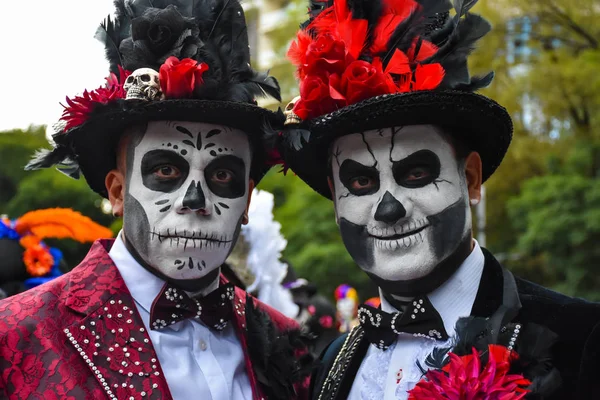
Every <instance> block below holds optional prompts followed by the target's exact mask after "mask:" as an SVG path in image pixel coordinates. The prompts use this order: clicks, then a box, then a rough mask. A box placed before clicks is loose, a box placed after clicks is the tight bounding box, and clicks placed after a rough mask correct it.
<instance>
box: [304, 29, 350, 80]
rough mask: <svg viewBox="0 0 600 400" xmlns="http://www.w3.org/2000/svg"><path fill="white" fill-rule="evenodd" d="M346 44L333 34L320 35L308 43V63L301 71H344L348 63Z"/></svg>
mask: <svg viewBox="0 0 600 400" xmlns="http://www.w3.org/2000/svg"><path fill="white" fill-rule="evenodd" d="M345 60H346V45H345V44H344V42H342V41H341V40H336V39H335V38H334V37H333V36H332V35H320V36H319V37H317V39H316V40H315V41H313V42H311V43H310V44H309V45H308V49H307V50H306V65H303V66H301V71H302V72H305V73H308V74H315V75H317V74H321V73H323V72H326V73H330V74H333V73H339V74H341V73H342V72H344V67H345V65H346V62H345Z"/></svg>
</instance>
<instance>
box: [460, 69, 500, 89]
mask: <svg viewBox="0 0 600 400" xmlns="http://www.w3.org/2000/svg"><path fill="white" fill-rule="evenodd" d="M492 80H494V72H493V71H492V72H489V73H487V74H485V75H482V76H474V77H472V78H471V79H470V81H469V83H467V84H459V85H455V86H453V87H452V89H454V90H461V91H465V92H475V91H477V90H479V89H483V88H486V87H488V86H489V85H490V83H492Z"/></svg>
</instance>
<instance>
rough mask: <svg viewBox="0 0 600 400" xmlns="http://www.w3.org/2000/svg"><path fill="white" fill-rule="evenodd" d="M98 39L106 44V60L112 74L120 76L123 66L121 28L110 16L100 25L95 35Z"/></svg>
mask: <svg viewBox="0 0 600 400" xmlns="http://www.w3.org/2000/svg"><path fill="white" fill-rule="evenodd" d="M94 37H95V38H96V39H98V40H99V41H101V42H102V43H104V51H105V55H106V60H107V61H108V63H109V65H110V72H112V73H114V74H115V75H116V76H119V68H118V66H119V65H123V60H122V59H121V53H120V52H119V45H120V44H121V40H122V38H121V37H120V36H119V26H118V25H115V22H114V21H112V20H111V18H110V15H109V16H108V17H106V19H105V20H104V21H103V22H102V23H101V24H100V26H99V27H98V29H97V30H96V34H95V35H94Z"/></svg>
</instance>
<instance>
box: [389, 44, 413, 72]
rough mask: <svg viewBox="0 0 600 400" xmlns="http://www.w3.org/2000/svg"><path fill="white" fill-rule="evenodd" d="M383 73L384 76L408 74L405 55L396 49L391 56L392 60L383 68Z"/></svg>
mask: <svg viewBox="0 0 600 400" xmlns="http://www.w3.org/2000/svg"><path fill="white" fill-rule="evenodd" d="M384 72H385V73H386V74H395V75H404V74H410V73H411V70H410V65H409V60H408V57H407V56H406V54H404V53H403V52H401V51H400V50H398V49H396V51H394V55H392V58H391V59H390V61H389V62H388V65H387V66H386V67H385V71H384Z"/></svg>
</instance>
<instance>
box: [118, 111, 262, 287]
mask: <svg viewBox="0 0 600 400" xmlns="http://www.w3.org/2000/svg"><path fill="white" fill-rule="evenodd" d="M128 153H129V154H128V173H127V175H128V176H127V193H126V198H125V210H124V224H123V229H124V231H125V237H126V239H127V241H128V242H129V243H130V244H131V245H132V247H134V249H135V251H136V252H137V253H138V256H139V258H142V260H143V261H144V262H145V264H147V265H148V266H150V267H152V268H153V269H155V270H157V271H158V272H160V273H161V274H162V275H164V276H166V277H168V278H171V279H174V280H194V279H200V278H202V277H205V276H207V275H209V274H210V273H211V272H216V271H215V270H217V269H218V268H219V266H220V265H221V264H222V263H223V262H224V261H225V259H226V258H227V256H228V255H229V253H230V251H231V249H232V247H233V245H234V244H235V241H236V240H237V236H238V235H239V230H240V224H241V219H242V216H243V214H244V211H245V209H246V204H247V200H248V193H249V190H248V185H249V173H250V171H249V170H250V162H251V150H250V145H249V141H248V137H247V135H246V134H245V133H244V132H242V131H239V130H235V129H231V128H228V127H225V126H218V125H211V124H205V123H196V122H178V121H156V122H150V123H149V124H148V127H147V129H146V131H145V133H144V134H143V136H142V137H141V138H138V139H137V140H135V141H134V140H132V143H131V144H130V148H129V151H128ZM212 275H213V274H211V276H212Z"/></svg>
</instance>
